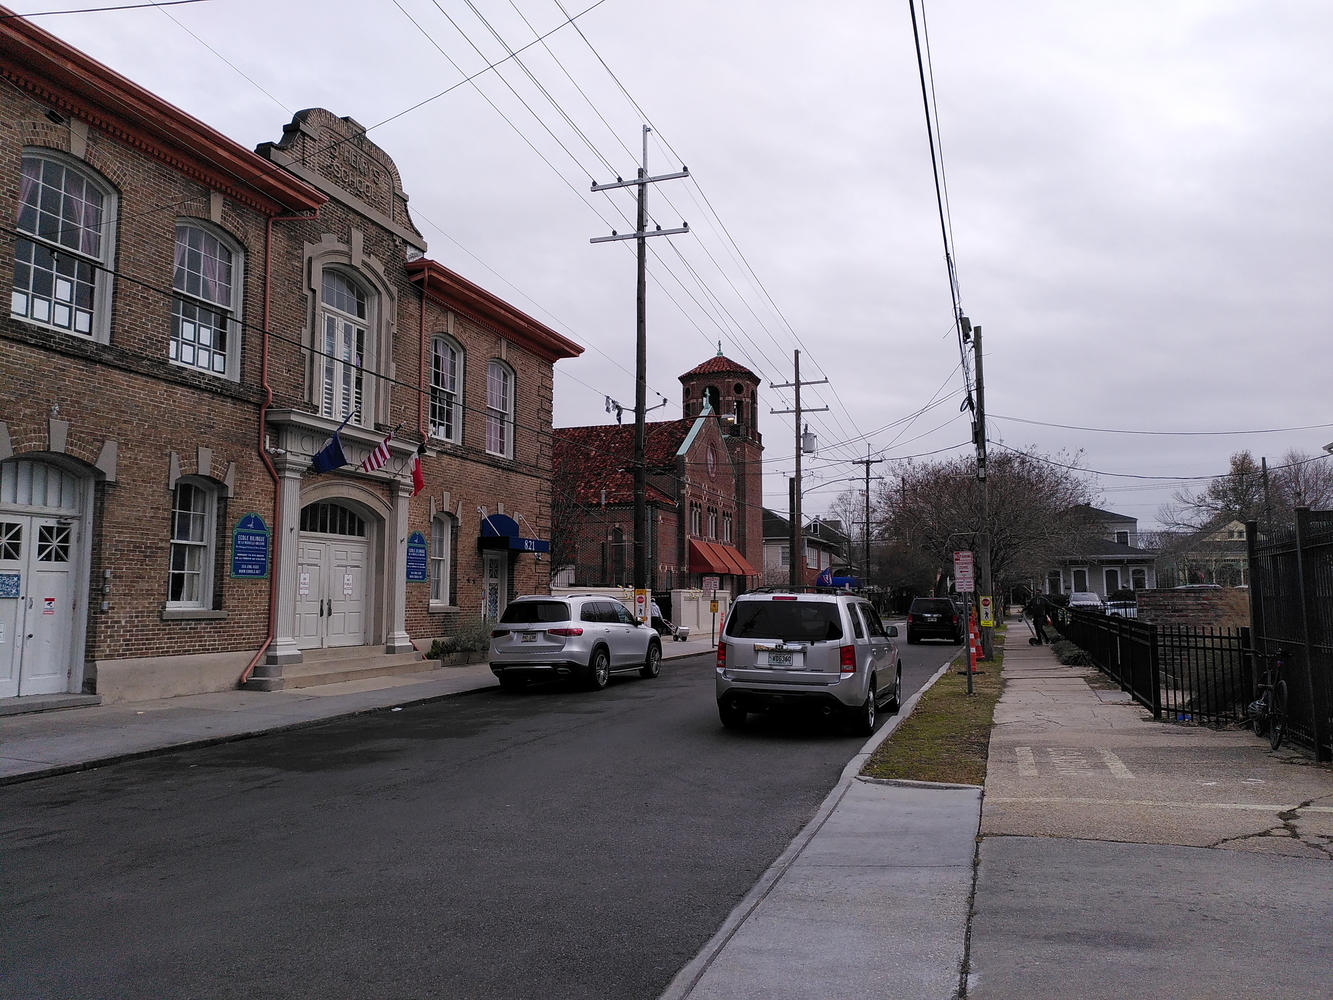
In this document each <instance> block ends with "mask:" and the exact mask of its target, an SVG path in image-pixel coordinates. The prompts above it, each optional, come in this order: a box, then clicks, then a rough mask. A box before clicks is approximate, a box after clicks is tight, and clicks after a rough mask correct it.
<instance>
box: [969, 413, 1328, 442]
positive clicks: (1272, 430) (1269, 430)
mask: <svg viewBox="0 0 1333 1000" xmlns="http://www.w3.org/2000/svg"><path fill="white" fill-rule="evenodd" d="M986 416H987V417H988V418H991V419H995V420H1011V421H1013V422H1014V423H1016V424H1035V425H1036V426H1038V427H1059V428H1061V429H1062V430H1067V431H1088V432H1090V433H1093V434H1144V435H1151V436H1155V437H1244V436H1246V435H1249V434H1287V433H1290V432H1293V431H1313V430H1322V429H1323V428H1326V427H1333V423H1327V424H1303V425H1302V426H1299V427H1265V428H1260V429H1258V430H1248V431H1139V430H1116V429H1113V428H1109V427H1079V426H1077V425H1075V424H1056V423H1051V422H1049V421H1045V420H1030V419H1026V418H1024V417H1009V416H1005V415H1003V414H1000V413H988V414H987V415H986Z"/></svg>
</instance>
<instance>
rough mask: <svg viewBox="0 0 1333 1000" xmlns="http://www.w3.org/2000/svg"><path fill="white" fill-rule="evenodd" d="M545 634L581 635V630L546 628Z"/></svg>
mask: <svg viewBox="0 0 1333 1000" xmlns="http://www.w3.org/2000/svg"><path fill="white" fill-rule="evenodd" d="M546 634H547V635H582V634H583V629H581V628H548V629H547V630H546Z"/></svg>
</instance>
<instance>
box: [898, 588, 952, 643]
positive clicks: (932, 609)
mask: <svg viewBox="0 0 1333 1000" xmlns="http://www.w3.org/2000/svg"><path fill="white" fill-rule="evenodd" d="M922 639H948V640H949V641H950V642H952V643H953V644H954V645H955V646H961V645H962V644H963V619H962V616H961V615H960V614H959V613H958V606H957V605H956V604H954V602H953V601H951V600H949V598H947V597H918V598H916V599H915V600H914V601H912V606H911V607H910V608H908V610H907V642H908V645H914V644H915V643H918V642H920V641H921V640H922Z"/></svg>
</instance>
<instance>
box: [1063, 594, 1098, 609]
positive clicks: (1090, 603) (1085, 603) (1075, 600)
mask: <svg viewBox="0 0 1333 1000" xmlns="http://www.w3.org/2000/svg"><path fill="white" fill-rule="evenodd" d="M1069 606H1070V607H1071V608H1075V609H1077V610H1079V611H1102V610H1104V609H1103V607H1102V599H1101V598H1100V597H1098V596H1097V595H1096V594H1094V593H1092V592H1091V591H1088V590H1076V591H1074V592H1073V593H1072V594H1070V595H1069Z"/></svg>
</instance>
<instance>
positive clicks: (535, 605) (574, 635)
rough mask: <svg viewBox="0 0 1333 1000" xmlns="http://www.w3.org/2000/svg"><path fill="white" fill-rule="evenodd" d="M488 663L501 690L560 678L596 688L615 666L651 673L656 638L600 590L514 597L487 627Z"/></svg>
mask: <svg viewBox="0 0 1333 1000" xmlns="http://www.w3.org/2000/svg"><path fill="white" fill-rule="evenodd" d="M490 662H491V673H493V674H495V676H496V677H498V678H499V679H500V686H501V687H503V688H504V689H505V690H506V691H513V690H517V689H518V688H521V687H523V686H524V685H525V684H526V683H527V682H528V681H530V680H538V679H545V680H554V679H556V678H561V677H576V678H579V679H581V680H582V681H583V682H584V683H585V684H586V685H587V686H588V687H589V688H591V689H592V690H594V691H600V690H601V689H602V688H604V687H606V682H607V680H608V679H609V678H610V676H611V674H612V673H614V672H615V671H619V670H637V671H639V673H640V674H642V675H643V676H644V677H656V676H657V675H658V673H659V672H660V671H661V669H662V640H661V639H660V638H659V637H658V635H657V632H656V631H655V630H654V629H653V628H651V627H650V626H648V625H645V624H643V623H642V622H639V621H637V620H636V619H635V618H634V616H633V615H632V614H630V613H629V610H628V609H627V608H626V607H625V605H623V604H621V603H620V602H619V601H617V600H615V599H614V598H610V597H606V596H604V595H601V594H580V595H577V596H573V595H571V596H566V597H550V596H544V595H536V596H533V597H519V598H515V599H514V600H512V601H510V602H509V606H508V607H506V608H505V610H504V613H503V614H502V615H500V621H499V622H498V623H496V626H495V628H493V629H492V630H491V648H490Z"/></svg>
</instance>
